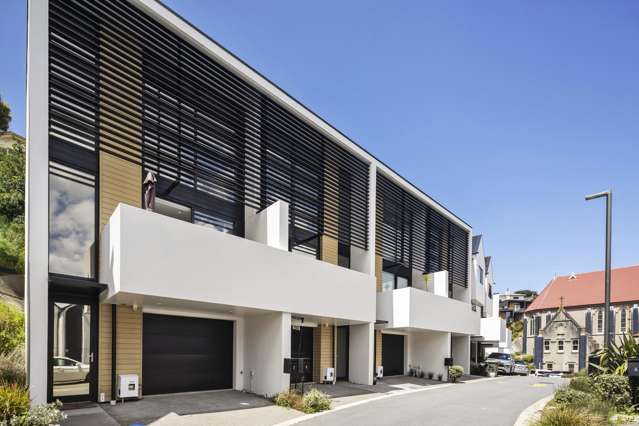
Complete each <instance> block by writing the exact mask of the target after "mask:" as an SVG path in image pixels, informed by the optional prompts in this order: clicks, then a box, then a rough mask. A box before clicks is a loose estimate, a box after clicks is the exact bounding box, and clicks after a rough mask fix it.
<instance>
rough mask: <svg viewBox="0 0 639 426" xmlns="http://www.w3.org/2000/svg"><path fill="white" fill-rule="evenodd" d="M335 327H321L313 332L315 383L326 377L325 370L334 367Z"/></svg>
mask: <svg viewBox="0 0 639 426" xmlns="http://www.w3.org/2000/svg"><path fill="white" fill-rule="evenodd" d="M333 340H334V327H333V326H331V325H329V326H327V325H319V326H317V327H316V328H315V329H314V330H313V381H314V382H319V381H320V380H322V378H323V377H324V370H325V369H326V368H328V367H334V366H335V365H334V360H335V354H334V351H333Z"/></svg>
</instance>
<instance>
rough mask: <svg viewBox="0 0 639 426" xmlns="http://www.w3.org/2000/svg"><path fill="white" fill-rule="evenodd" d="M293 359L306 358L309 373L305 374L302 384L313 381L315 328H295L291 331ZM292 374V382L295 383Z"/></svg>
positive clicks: (302, 377)
mask: <svg viewBox="0 0 639 426" xmlns="http://www.w3.org/2000/svg"><path fill="white" fill-rule="evenodd" d="M291 358H306V359H307V363H308V365H309V369H308V371H305V372H303V374H302V376H301V378H300V379H301V381H302V382H312V381H313V328H312V327H298V326H294V327H293V328H292V329H291ZM293 379H294V378H293V375H292V374H291V381H293Z"/></svg>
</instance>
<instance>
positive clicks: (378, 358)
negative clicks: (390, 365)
mask: <svg viewBox="0 0 639 426" xmlns="http://www.w3.org/2000/svg"><path fill="white" fill-rule="evenodd" d="M380 365H384V364H383V360H382V331H381V330H375V368H377V367H378V366H380Z"/></svg>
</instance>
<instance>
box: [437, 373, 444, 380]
mask: <svg viewBox="0 0 639 426" xmlns="http://www.w3.org/2000/svg"><path fill="white" fill-rule="evenodd" d="M443 378H444V375H443V374H442V373H439V374H437V381H439V382H441V381H442V379H443Z"/></svg>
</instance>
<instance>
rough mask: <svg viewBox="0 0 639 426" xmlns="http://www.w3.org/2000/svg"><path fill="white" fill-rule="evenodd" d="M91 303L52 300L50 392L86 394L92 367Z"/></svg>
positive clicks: (57, 394) (67, 394) (55, 393)
mask: <svg viewBox="0 0 639 426" xmlns="http://www.w3.org/2000/svg"><path fill="white" fill-rule="evenodd" d="M90 344H91V307H90V306H88V305H75V304H70V303H59V302H56V303H54V304H53V359H52V364H53V366H52V368H53V396H54V397H64V396H75V395H87V394H88V393H89V378H90V375H89V373H90V370H91V347H90Z"/></svg>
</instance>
